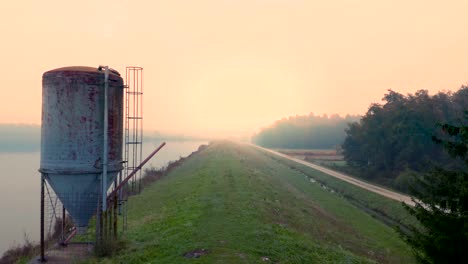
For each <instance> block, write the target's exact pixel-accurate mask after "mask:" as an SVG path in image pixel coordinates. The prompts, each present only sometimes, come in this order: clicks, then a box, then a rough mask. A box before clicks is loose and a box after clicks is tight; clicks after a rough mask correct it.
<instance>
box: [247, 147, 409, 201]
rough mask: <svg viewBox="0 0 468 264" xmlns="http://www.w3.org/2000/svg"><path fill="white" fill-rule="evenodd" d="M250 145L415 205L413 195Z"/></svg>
mask: <svg viewBox="0 0 468 264" xmlns="http://www.w3.org/2000/svg"><path fill="white" fill-rule="evenodd" d="M249 145H250V146H253V147H255V148H258V149H262V150H264V151H267V152H269V153H272V154H275V155H278V156H280V157H283V158H285V159H289V160H292V161H295V162H297V163H300V164H302V165H305V166H307V167H310V168H312V169H315V170H318V171H321V172H323V173H326V174H328V175H330V176H333V177H335V178H338V179H340V180H343V181H345V182H348V183H351V184H353V185H356V186H359V187H361V188H363V189H366V190H368V191H371V192H374V193H377V194H380V195H382V196H385V197H387V198H390V199H393V200H396V201H400V202H404V203H406V204H407V205H411V206H414V205H415V204H414V202H413V201H412V200H411V197H409V196H407V195H404V194H401V193H397V192H394V191H391V190H388V189H385V188H382V187H380V186H376V185H373V184H370V183H368V182H364V181H361V180H358V179H356V178H354V177H351V176H348V175H346V174H343V173H340V172H337V171H334V170H330V169H328V168H325V167H322V166H319V165H316V164H312V163H310V162H307V161H304V160H300V159H296V158H293V157H290V156H287V155H284V154H282V153H279V152H277V151H274V150H271V149H267V148H262V147H260V146H257V145H254V144H249Z"/></svg>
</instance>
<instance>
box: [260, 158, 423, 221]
mask: <svg viewBox="0 0 468 264" xmlns="http://www.w3.org/2000/svg"><path fill="white" fill-rule="evenodd" d="M257 151H259V152H262V153H264V154H265V155H268V156H269V157H270V158H272V159H274V160H275V161H277V162H279V163H281V164H283V165H284V166H286V167H288V168H291V169H293V170H295V171H298V172H299V173H302V174H303V175H304V176H306V177H310V178H313V179H315V180H317V181H318V182H320V183H321V184H323V185H325V186H327V187H328V188H330V189H332V190H334V191H336V192H337V193H338V194H339V195H341V196H343V197H344V198H346V199H347V200H349V201H350V202H352V203H353V204H354V205H356V206H358V207H360V208H362V209H364V210H366V211H367V212H368V213H370V214H371V215H373V216H375V217H377V218H379V219H380V220H382V221H384V222H386V223H387V224H389V225H390V226H394V227H395V226H397V225H398V226H399V227H401V228H403V229H404V228H406V227H407V226H410V225H411V226H418V225H419V223H418V221H417V220H416V219H415V218H414V217H413V216H411V215H410V214H409V213H408V212H407V211H406V210H405V209H404V208H403V206H402V204H401V202H398V201H395V200H392V199H389V198H386V197H383V196H381V195H378V194H376V193H373V192H369V191H367V190H364V189H362V188H360V187H358V186H355V185H353V184H350V183H348V182H345V181H342V180H340V179H337V178H335V177H332V176H330V175H327V174H326V173H323V172H321V171H318V170H315V169H313V168H310V167H308V166H305V165H303V164H299V163H297V162H294V161H291V160H288V159H285V158H282V157H279V156H276V155H274V154H270V153H266V152H263V151H262V150H258V149H257ZM322 165H323V164H322ZM360 180H362V179H360ZM372 184H374V183H372ZM384 188H386V187H384Z"/></svg>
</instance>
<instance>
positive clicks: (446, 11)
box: [0, 0, 468, 135]
mask: <svg viewBox="0 0 468 264" xmlns="http://www.w3.org/2000/svg"><path fill="white" fill-rule="evenodd" d="M0 6H1V8H0V10H2V15H1V16H0V34H1V35H0V36H1V42H0V45H1V49H0V59H1V64H0V73H1V76H2V86H3V88H2V94H1V98H2V100H1V103H0V113H2V114H1V115H0V123H29V124H31V123H32V124H40V121H41V120H40V118H41V116H40V115H41V89H42V87H41V78H42V73H43V72H45V71H47V70H50V69H54V68H58V67H63V66H72V65H84V66H98V65H109V66H111V67H112V68H114V69H117V70H119V71H121V72H122V73H124V70H125V66H127V65H136V66H141V67H143V68H144V70H145V79H144V84H145V91H144V92H145V95H144V117H145V128H146V129H149V130H158V131H163V132H172V133H178V134H189V135H250V134H252V133H254V132H255V131H257V130H258V129H259V128H261V127H264V126H267V125H269V124H271V123H272V122H274V121H275V120H278V119H281V118H282V117H287V116H290V115H296V114H308V113H310V112H313V113H316V114H324V113H326V114H334V113H338V114H340V115H345V114H348V113H349V114H364V113H365V112H366V110H367V108H368V106H369V105H370V104H371V103H375V102H380V100H381V98H382V97H383V94H384V93H385V92H386V90H387V89H393V90H395V91H398V92H401V93H405V94H406V93H409V92H411V93H413V92H415V91H416V90H418V89H427V90H429V92H430V93H431V94H434V93H436V92H438V91H440V90H445V91H449V90H452V91H454V90H457V89H458V88H459V87H460V86H461V85H463V84H467V80H468V66H467V61H468V49H467V45H468V44H467V43H468V27H467V22H466V10H468V1H456V0H451V1H432V0H425V1H422V0H411V1H408V0H393V1H375V0H352V1H351V0H341V1H337V0H330V1H313V0H235V1H234V0H232V1H227V0H196V1H195V0H193V1H189V0H186V1H181V0H171V1H157V0H148V1H140V0H131V1H130V0H125V1H121V0H113V1H107V0H102V1H91V0H81V1H63V0H53V1H49V0H43V1H32V0H31V1H7V2H5V3H2V4H0Z"/></svg>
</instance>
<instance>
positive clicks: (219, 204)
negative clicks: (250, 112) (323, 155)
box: [88, 141, 414, 263]
mask: <svg viewBox="0 0 468 264" xmlns="http://www.w3.org/2000/svg"><path fill="white" fill-rule="evenodd" d="M128 206H129V208H128V232H127V233H126V239H127V240H128V241H130V245H129V246H128V247H127V248H126V249H125V250H123V251H122V252H120V253H119V254H118V255H115V256H114V257H112V258H110V259H92V260H89V261H88V262H90V263H95V262H101V263H369V262H370V263H372V262H381V263H412V262H414V258H413V257H412V254H411V251H410V249H409V247H408V246H407V245H406V244H405V243H404V242H403V241H402V240H401V239H400V238H399V236H398V234H397V233H396V232H395V231H394V230H393V229H391V228H390V227H388V226H386V225H384V224H383V223H381V222H380V221H377V220H376V219H374V218H372V217H371V216H369V215H368V214H366V213H364V212H363V211H361V210H359V209H358V208H356V207H355V206H353V205H352V204H351V203H349V202H348V201H347V200H346V199H344V198H343V197H341V196H339V195H336V194H333V193H330V192H329V191H327V190H324V189H323V188H321V187H320V185H318V184H312V183H311V182H310V181H309V179H308V178H306V177H304V175H303V174H302V173H301V172H299V171H296V170H293V169H291V168H289V167H288V166H285V165H283V164H282V163H279V162H277V161H276V160H274V159H272V158H271V157H270V156H268V155H266V154H265V153H263V152H261V151H258V150H256V149H254V148H252V147H249V146H244V145H239V144H235V143H231V142H224V141H223V142H215V143H213V144H211V145H210V146H209V147H208V148H206V149H204V150H203V151H201V152H199V153H197V154H196V155H193V156H192V157H190V158H189V159H187V160H186V161H185V162H184V163H183V164H182V165H181V166H179V167H177V168H175V169H174V170H173V171H172V172H170V173H169V175H168V176H167V177H164V178H162V179H161V180H159V181H157V182H155V183H153V184H152V185H151V186H148V187H147V188H145V189H144V191H143V192H142V194H141V195H137V196H133V197H131V198H130V201H129V204H128ZM201 249H205V250H204V251H202V250H201ZM197 250H198V252H204V253H206V255H202V256H201V257H199V258H186V257H184V255H185V254H186V253H187V252H194V251H197Z"/></svg>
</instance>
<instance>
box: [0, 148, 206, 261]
mask: <svg viewBox="0 0 468 264" xmlns="http://www.w3.org/2000/svg"><path fill="white" fill-rule="evenodd" d="M144 144H145V145H144V147H143V159H144V158H145V157H146V156H148V154H150V153H151V152H152V151H153V150H154V149H155V148H156V147H158V146H159V145H160V144H161V142H158V141H151V142H145V143H144ZM201 144H207V142H200V141H179V142H177V141H167V142H166V146H165V147H164V148H163V149H161V150H160V151H159V152H158V153H157V154H156V155H155V156H154V157H153V159H151V160H150V161H149V162H148V163H147V164H146V166H145V167H144V168H149V167H156V168H160V167H162V166H165V165H166V164H167V163H168V162H169V161H172V160H177V159H179V158H180V157H186V156H188V155H189V154H190V153H192V152H193V151H196V150H197V149H198V147H199V146H200V145H201ZM39 160H40V153H39V152H26V153H1V152H0V169H1V172H2V173H1V176H0V177H1V182H0V255H1V254H3V252H5V251H6V250H7V249H8V248H9V247H11V246H14V245H17V244H20V243H22V242H23V241H24V238H25V236H27V237H28V238H29V239H30V240H33V241H37V240H38V238H39V206H40V174H39V172H38V171H37V170H38V169H39Z"/></svg>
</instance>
